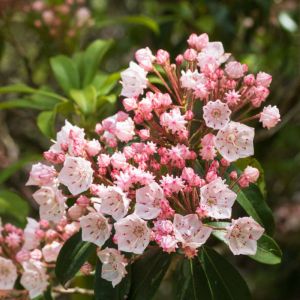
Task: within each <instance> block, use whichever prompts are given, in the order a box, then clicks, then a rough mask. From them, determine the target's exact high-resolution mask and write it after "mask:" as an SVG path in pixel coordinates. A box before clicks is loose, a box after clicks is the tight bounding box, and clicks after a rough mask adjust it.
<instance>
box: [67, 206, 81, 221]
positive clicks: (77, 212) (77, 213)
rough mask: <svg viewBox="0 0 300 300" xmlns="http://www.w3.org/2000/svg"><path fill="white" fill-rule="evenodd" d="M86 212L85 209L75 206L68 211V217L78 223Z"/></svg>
mask: <svg viewBox="0 0 300 300" xmlns="http://www.w3.org/2000/svg"><path fill="white" fill-rule="evenodd" d="M84 211H85V208H83V207H81V206H79V205H76V204H75V205H73V206H71V207H70V208H69V209H68V215H69V217H70V218H71V219H72V220H74V221H76V220H78V219H79V218H80V217H81V216H82V215H83V214H84Z"/></svg>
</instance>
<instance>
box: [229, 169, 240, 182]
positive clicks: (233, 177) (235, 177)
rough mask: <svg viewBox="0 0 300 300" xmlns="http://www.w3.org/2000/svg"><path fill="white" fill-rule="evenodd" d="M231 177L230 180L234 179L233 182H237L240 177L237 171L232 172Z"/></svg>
mask: <svg viewBox="0 0 300 300" xmlns="http://www.w3.org/2000/svg"><path fill="white" fill-rule="evenodd" d="M229 177H230V179H232V180H236V179H237V177H238V174H237V172H236V171H232V172H230V174H229Z"/></svg>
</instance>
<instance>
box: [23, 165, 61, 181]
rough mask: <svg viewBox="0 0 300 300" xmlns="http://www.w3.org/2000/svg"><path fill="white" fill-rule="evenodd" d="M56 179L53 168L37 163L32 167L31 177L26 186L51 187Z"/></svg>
mask: <svg viewBox="0 0 300 300" xmlns="http://www.w3.org/2000/svg"><path fill="white" fill-rule="evenodd" d="M55 177H56V170H55V169H54V167H53V166H51V167H49V166H47V165H44V164H41V163H37V164H35V165H33V166H32V168H31V171H30V176H29V179H28V181H27V182H26V185H38V186H42V185H51V184H53V182H54V179H55Z"/></svg>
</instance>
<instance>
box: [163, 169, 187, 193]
mask: <svg viewBox="0 0 300 300" xmlns="http://www.w3.org/2000/svg"><path fill="white" fill-rule="evenodd" d="M160 185H161V187H162V188H163V190H164V193H165V194H166V195H167V196H170V195H171V194H173V193H178V192H179V191H181V190H183V189H184V182H183V180H182V179H181V178H180V177H177V176H176V177H174V176H173V175H169V174H167V175H165V176H162V179H161V180H160Z"/></svg>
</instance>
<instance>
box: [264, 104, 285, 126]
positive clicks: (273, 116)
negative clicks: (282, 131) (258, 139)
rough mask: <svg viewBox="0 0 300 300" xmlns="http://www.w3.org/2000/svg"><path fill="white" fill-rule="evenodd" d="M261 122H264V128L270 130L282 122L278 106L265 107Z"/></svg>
mask: <svg viewBox="0 0 300 300" xmlns="http://www.w3.org/2000/svg"><path fill="white" fill-rule="evenodd" d="M259 121H260V122H262V125H263V127H265V128H268V129H270V128H272V127H274V126H276V125H277V124H278V123H279V122H280V121H281V120H280V113H279V109H278V108H277V106H276V105H275V106H271V105H268V106H266V107H264V109H263V111H262V112H261V113H260V119H259Z"/></svg>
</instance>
